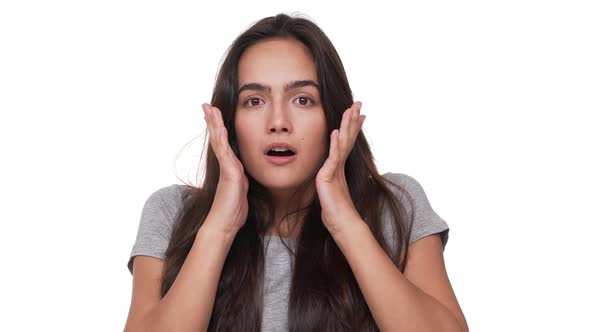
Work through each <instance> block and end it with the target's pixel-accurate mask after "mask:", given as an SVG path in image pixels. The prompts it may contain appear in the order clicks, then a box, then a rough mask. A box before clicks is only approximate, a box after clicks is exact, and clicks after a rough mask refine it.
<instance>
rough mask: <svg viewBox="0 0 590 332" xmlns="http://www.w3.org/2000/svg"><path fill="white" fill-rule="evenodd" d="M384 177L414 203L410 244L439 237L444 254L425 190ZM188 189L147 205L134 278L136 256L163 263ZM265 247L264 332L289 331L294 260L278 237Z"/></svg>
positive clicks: (166, 190)
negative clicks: (406, 192)
mask: <svg viewBox="0 0 590 332" xmlns="http://www.w3.org/2000/svg"><path fill="white" fill-rule="evenodd" d="M383 176H384V177H386V178H387V179H389V180H392V181H393V182H395V183H397V184H399V185H400V186H401V187H402V188H404V189H405V190H406V191H408V193H409V194H410V195H411V196H412V198H413V199H414V200H415V208H416V210H415V219H414V226H413V228H412V232H411V234H410V243H413V242H415V241H417V240H419V239H421V238H423V237H425V236H428V235H432V234H437V233H440V236H441V239H442V243H443V250H444V248H445V246H446V244H447V241H448V238H449V226H448V225H447V223H446V222H445V221H444V220H443V219H442V218H441V217H440V216H439V215H438V214H437V213H436V212H435V211H434V210H433V209H432V207H431V206H430V203H429V201H428V198H427V197H426V194H425V192H424V190H423V189H422V186H421V185H420V184H419V183H418V182H417V181H416V180H415V179H414V178H412V177H410V176H409V175H405V174H401V173H386V174H384V175H383ZM387 186H388V188H389V189H390V190H391V191H392V192H393V194H394V195H395V196H396V197H397V198H399V199H401V201H402V205H403V206H404V208H405V209H407V211H410V209H411V203H410V201H409V200H408V198H407V197H405V196H404V195H403V194H402V193H401V192H400V191H399V189H397V188H395V187H394V186H392V185H390V184H387ZM187 187H188V186H185V185H179V184H173V185H170V186H167V187H163V188H160V189H159V190H157V191H155V192H154V193H152V194H151V195H150V196H149V198H148V199H147V201H146V202H145V205H144V207H143V211H142V213H141V219H140V221H139V228H138V231H137V237H136V239H135V244H134V245H133V248H132V250H131V254H130V257H129V261H128V263H127V267H128V269H129V272H131V274H133V257H134V256H137V255H145V256H151V257H156V258H160V259H162V260H163V259H164V253H165V251H166V248H167V247H168V242H169V240H170V234H171V231H172V223H173V222H174V221H175V217H176V214H177V212H178V211H179V207H180V204H181V190H183V189H184V188H187ZM385 207H386V209H385V211H384V212H383V219H382V225H383V231H384V234H385V239H386V242H387V244H388V246H389V247H390V248H392V247H393V243H392V241H393V240H392V239H393V234H392V232H393V227H392V225H391V218H392V217H391V210H390V208H389V206H388V205H387V204H386V205H385ZM408 213H409V212H408ZM408 216H409V214H408ZM283 241H284V242H286V244H287V245H290V246H292V248H293V244H294V243H295V242H294V239H291V238H283ZM265 244H266V245H267V247H266V248H267V249H266V256H265V257H266V258H265V259H266V261H265V275H264V300H263V301H264V306H263V313H262V331H287V330H288V329H287V308H288V301H289V286H290V284H291V272H292V271H291V257H290V255H289V252H288V250H287V248H285V246H284V245H283V243H282V242H281V239H280V238H279V237H276V236H267V237H265Z"/></svg>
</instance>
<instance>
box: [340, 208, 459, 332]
mask: <svg viewBox="0 0 590 332" xmlns="http://www.w3.org/2000/svg"><path fill="white" fill-rule="evenodd" d="M349 225H354V226H351V227H347V228H346V230H343V231H342V232H340V233H339V234H337V235H336V236H335V237H334V240H335V241H336V243H337V245H338V246H339V248H340V250H341V251H342V253H343V254H344V256H345V257H346V259H347V260H348V263H349V265H350V267H351V269H352V271H353V273H354V275H355V277H356V280H357V282H358V284H359V287H360V288H361V291H362V293H363V296H364V297H365V301H366V302H367V305H368V306H369V309H370V311H371V314H372V315H373V318H374V319H375V322H376V323H377V326H378V327H379V329H380V330H381V331H384V332H387V331H415V332H420V331H438V332H445V331H448V332H468V331H469V329H468V326H467V322H466V321H465V317H464V316H463V313H462V312H461V309H460V307H459V304H458V302H457V299H456V297H455V295H454V293H453V290H452V288H451V285H450V282H449V281H448V277H447V274H446V271H445V269H444V260H443V255H442V244H441V240H440V236H439V235H438V234H436V235H432V236H427V237H425V238H422V239H420V240H418V241H416V242H414V243H412V244H411V245H410V246H409V249H408V258H407V259H408V261H407V267H406V271H405V275H404V274H402V273H401V272H400V271H399V269H398V268H397V267H396V266H395V264H394V263H393V261H392V260H391V259H390V258H389V256H387V254H386V253H385V251H383V249H382V248H381V246H380V245H379V243H378V242H377V241H376V240H375V237H374V236H373V234H372V233H371V231H370V230H369V228H368V227H367V225H366V224H365V223H364V222H363V221H362V220H360V219H359V220H357V221H356V222H353V223H350V224H349ZM420 287H423V288H420Z"/></svg>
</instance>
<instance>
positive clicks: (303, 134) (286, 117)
mask: <svg viewBox="0 0 590 332" xmlns="http://www.w3.org/2000/svg"><path fill="white" fill-rule="evenodd" d="M297 81H309V82H307V83H304V84H296V85H294V86H289V85H290V84H291V83H293V82H297ZM318 84H319V83H318V79H317V74H316V68H315V64H314V60H313V57H312V55H311V53H310V52H309V50H308V49H307V48H306V47H305V46H304V45H303V44H302V43H300V42H298V41H295V40H293V39H288V40H287V39H266V40H263V41H260V42H258V43H256V44H254V45H253V46H250V47H249V48H248V49H246V50H245V51H244V53H243V54H242V57H241V58H240V62H239V64H238V87H239V95H238V105H237V110H236V115H235V129H236V135H237V140H238V149H239V150H240V159H241V160H242V164H243V165H244V168H246V170H247V171H248V173H249V174H250V175H251V176H252V177H253V178H255V179H256V180H257V181H258V182H259V183H260V184H261V185H263V186H265V187H266V188H268V189H270V190H271V191H274V192H281V191H285V192H288V191H290V190H291V189H294V188H295V187H296V186H298V185H300V184H301V183H302V182H304V181H308V180H310V179H312V178H315V175H316V174H317V171H318V170H319V168H320V167H321V166H322V164H323V162H324V160H325V158H326V157H327V146H326V145H327V144H326V136H327V133H326V130H327V129H326V118H325V116H324V111H323V109H322V105H321V100H320V91H319V85H318ZM285 87H286V89H285ZM275 142H284V143H287V144H290V145H291V146H293V147H294V148H295V149H296V150H297V153H296V154H295V157H294V159H293V160H292V161H290V162H288V163H286V164H283V165H277V164H275V163H272V162H271V161H269V160H268V159H267V158H268V157H267V155H266V153H265V152H266V151H265V150H266V147H267V146H268V145H269V144H271V143H275ZM312 183H314V181H312Z"/></svg>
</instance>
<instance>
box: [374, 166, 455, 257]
mask: <svg viewBox="0 0 590 332" xmlns="http://www.w3.org/2000/svg"><path fill="white" fill-rule="evenodd" d="M383 176H384V177H385V178H386V179H388V180H390V181H392V182H394V183H396V184H398V185H399V186H401V187H402V188H403V189H404V190H406V191H407V192H408V194H409V195H410V196H411V197H412V199H413V200H414V207H413V208H414V209H415V210H414V214H415V215H414V224H413V226H412V231H411V233H410V244H412V243H414V242H416V241H418V240H419V239H421V238H423V237H426V236H428V235H432V234H440V237H441V242H442V245H443V251H444V249H445V247H446V245H447V242H448V240H449V225H448V224H447V223H446V222H445V220H444V219H442V218H441V217H440V216H439V215H438V214H437V213H436V212H435V211H434V209H433V208H432V206H431V205H430V202H429V201H428V197H427V196H426V193H425V191H424V189H423V188H422V185H420V183H419V182H418V181H417V180H416V179H414V178H413V177H411V176H409V175H406V174H401V173H386V174H384V175H383ZM387 186H388V188H390V190H391V191H392V192H393V193H394V194H395V196H397V197H398V198H399V199H401V201H402V206H404V209H406V211H407V213H408V216H409V217H410V216H411V209H412V205H411V204H412V203H411V202H410V201H409V199H408V198H407V196H406V195H404V194H402V192H401V191H400V190H399V189H397V188H395V187H394V186H392V185H390V184H388V183H387ZM387 212H388V213H386V214H385V218H384V219H385V220H386V221H388V222H385V224H384V227H385V228H384V230H385V233H386V234H387V235H391V234H392V232H393V231H392V227H391V218H392V217H391V211H389V210H388V211H387Z"/></svg>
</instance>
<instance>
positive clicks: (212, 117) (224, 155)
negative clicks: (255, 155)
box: [206, 105, 237, 164]
mask: <svg viewBox="0 0 590 332" xmlns="http://www.w3.org/2000/svg"><path fill="white" fill-rule="evenodd" d="M206 108H207V111H206V113H207V114H208V119H209V121H208V123H207V125H208V126H209V127H210V128H211V135H210V143H211V146H212V148H213V151H214V152H215V155H216V156H217V159H218V160H219V162H220V164H227V163H228V162H233V161H235V159H237V158H236V157H235V155H234V153H233V151H232V149H231V147H230V146H229V142H228V138H227V128H225V126H224V124H223V117H222V115H221V111H220V110H219V109H218V108H217V107H213V106H210V105H206Z"/></svg>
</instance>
